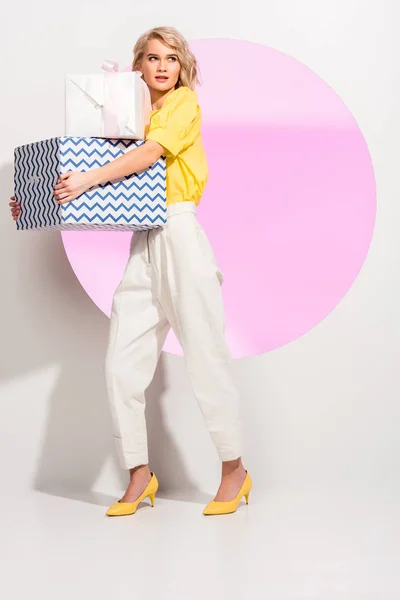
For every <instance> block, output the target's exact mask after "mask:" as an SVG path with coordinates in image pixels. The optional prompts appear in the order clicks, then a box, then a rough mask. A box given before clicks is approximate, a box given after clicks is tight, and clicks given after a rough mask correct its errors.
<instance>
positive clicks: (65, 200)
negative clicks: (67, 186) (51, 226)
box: [58, 196, 74, 204]
mask: <svg viewBox="0 0 400 600" xmlns="http://www.w3.org/2000/svg"><path fill="white" fill-rule="evenodd" d="M73 199H74V197H73V196H67V197H66V198H63V200H59V201H58V203H59V204H67V202H71V201H72V200H73Z"/></svg>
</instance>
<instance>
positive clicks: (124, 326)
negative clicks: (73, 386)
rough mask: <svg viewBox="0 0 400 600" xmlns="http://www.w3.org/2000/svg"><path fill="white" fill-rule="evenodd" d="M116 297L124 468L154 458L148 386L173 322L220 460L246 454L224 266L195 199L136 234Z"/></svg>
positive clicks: (115, 370)
mask: <svg viewBox="0 0 400 600" xmlns="http://www.w3.org/2000/svg"><path fill="white" fill-rule="evenodd" d="M132 240H133V242H132V243H131V252H130V257H129V260H128V263H127V265H126V269H125V273H124V276H123V278H122V281H121V283H120V284H119V286H118V288H117V290H116V292H115V295H114V299H113V306H112V314H111V321H110V334H109V342H108V348H107V355H106V364H105V366H106V384H107V393H108V397H109V401H110V405H111V411H112V421H113V433H114V437H115V442H116V447H117V452H118V456H119V459H120V463H121V466H122V467H123V468H125V469H130V468H133V467H136V466H138V465H142V464H147V463H148V452H147V431H146V421H145V390H146V388H147V387H148V386H149V385H150V383H151V380H152V378H153V375H154V372H155V370H156V366H157V362H158V359H159V357H160V353H161V350H162V347H163V344H164V341H165V338H166V336H167V333H168V331H169V329H170V327H172V328H173V331H174V333H175V335H176V337H177V339H178V340H179V342H180V344H181V345H182V348H183V352H184V357H185V362H186V368H187V370H188V374H189V378H190V382H191V385H192V389H193V392H194V395H195V397H196V399H197V401H198V403H199V407H200V410H201V413H202V415H203V418H204V421H205V424H206V427H207V428H208V431H209V432H210V435H211V438H212V440H213V442H214V444H215V446H216V449H217V452H218V455H219V458H220V459H221V460H222V461H226V460H234V459H236V458H238V457H239V456H241V455H242V431H241V417H240V402H239V397H238V391H237V389H236V388H235V385H234V383H233V381H232V374H231V371H230V369H231V356H230V353H229V350H228V347H227V343H226V340H225V315H224V306H223V298H222V290H221V285H222V281H223V276H222V273H221V271H220V270H219V269H218V266H217V263H216V259H215V256H214V252H213V250H212V247H211V245H210V242H209V241H208V238H207V236H206V234H205V232H204V230H203V228H202V227H201V225H200V224H199V222H198V221H197V218H196V205H195V204H194V202H181V203H178V204H172V205H169V206H168V207H167V223H166V224H165V225H164V226H163V227H162V228H157V229H151V230H149V231H140V232H137V233H136V234H135V235H134V236H133V238H132Z"/></svg>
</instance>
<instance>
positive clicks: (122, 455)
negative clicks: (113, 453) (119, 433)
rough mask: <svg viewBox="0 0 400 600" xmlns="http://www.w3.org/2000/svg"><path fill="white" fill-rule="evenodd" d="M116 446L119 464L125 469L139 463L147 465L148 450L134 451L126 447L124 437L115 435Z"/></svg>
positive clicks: (136, 465) (132, 467)
mask: <svg viewBox="0 0 400 600" xmlns="http://www.w3.org/2000/svg"><path fill="white" fill-rule="evenodd" d="M114 441H115V447H116V450H117V455H118V460H119V464H120V465H121V467H122V468H123V469H134V468H135V467H138V466H139V465H147V464H148V462H149V457H148V454H147V452H141V453H137V452H132V451H129V449H128V448H127V447H126V442H124V439H123V438H118V437H116V436H114Z"/></svg>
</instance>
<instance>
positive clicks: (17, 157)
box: [14, 137, 166, 231]
mask: <svg viewBox="0 0 400 600" xmlns="http://www.w3.org/2000/svg"><path fill="white" fill-rule="evenodd" d="M143 143H144V142H143V141H133V140H109V139H102V138H79V137H59V138H51V139H48V140H44V141H40V142H35V143H33V144H27V145H25V146H19V147H18V148H16V149H15V150H14V192H15V196H16V198H17V199H18V200H19V201H20V202H21V215H20V217H19V218H18V220H17V221H16V225H17V229H49V230H93V229H97V230H120V231H126V230H130V231H132V230H133V231H142V230H146V229H153V228H155V227H160V226H162V225H164V224H165V222H166V165H165V158H164V157H161V158H160V159H159V160H158V161H157V162H156V163H154V165H152V166H151V167H150V168H149V169H146V170H145V171H141V172H138V173H133V174H132V175H129V176H128V177H124V178H122V179H120V180H116V181H113V182H107V183H105V184H104V185H100V186H97V187H95V188H92V189H91V190H89V191H87V192H86V193H84V194H82V195H81V196H79V197H78V198H76V199H75V200H73V201H72V202H68V203H67V204H64V205H61V206H60V205H59V204H57V202H56V200H55V198H54V196H53V190H54V186H55V184H56V183H57V180H58V177H59V175H60V174H61V173H66V172H68V171H88V170H90V169H94V168H97V167H101V166H103V165H105V164H107V163H108V162H110V161H111V160H114V159H115V158H118V156H122V155H123V154H125V153H126V152H128V151H129V150H132V149H133V148H135V147H137V146H140V145H141V144H143Z"/></svg>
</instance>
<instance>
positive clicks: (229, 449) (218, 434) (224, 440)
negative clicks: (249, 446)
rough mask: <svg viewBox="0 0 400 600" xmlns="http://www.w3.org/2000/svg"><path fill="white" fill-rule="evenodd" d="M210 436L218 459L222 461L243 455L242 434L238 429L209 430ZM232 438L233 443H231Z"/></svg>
mask: <svg viewBox="0 0 400 600" xmlns="http://www.w3.org/2000/svg"><path fill="white" fill-rule="evenodd" d="M210 435H211V438H212V440H213V442H214V445H215V447H216V449H217V453H218V456H219V459H220V460H221V461H222V462H225V461H227V460H236V459H237V458H240V457H241V456H242V455H243V443H242V434H241V431H240V430H239V431H238V429H236V428H235V429H232V430H225V431H211V432H210ZM232 440H235V442H236V443H235V444H234V445H232Z"/></svg>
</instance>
